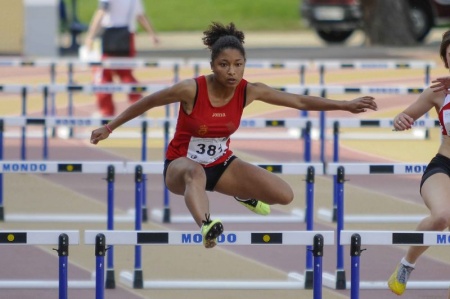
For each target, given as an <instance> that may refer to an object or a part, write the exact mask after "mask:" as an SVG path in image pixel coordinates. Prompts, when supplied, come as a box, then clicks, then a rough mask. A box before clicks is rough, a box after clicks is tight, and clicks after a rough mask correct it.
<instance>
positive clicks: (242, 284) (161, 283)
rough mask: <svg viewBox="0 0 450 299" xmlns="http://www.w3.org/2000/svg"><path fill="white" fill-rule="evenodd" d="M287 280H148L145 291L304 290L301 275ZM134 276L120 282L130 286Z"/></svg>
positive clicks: (124, 275)
mask: <svg viewBox="0 0 450 299" xmlns="http://www.w3.org/2000/svg"><path fill="white" fill-rule="evenodd" d="M287 278H288V279H287V280H262V281H260V280H250V281H242V280H239V281H235V280H222V281H221V280H148V281H145V282H144V283H143V289H160V290H174V289H185V290H204V289H208V290H303V289H304V279H303V275H301V274H299V273H295V272H292V273H289V274H288V277H287ZM132 279H133V275H132V273H131V272H126V271H123V272H121V273H120V281H121V282H122V283H124V284H125V285H129V286H130V287H131V284H132V283H133V285H134V282H133V281H132Z"/></svg>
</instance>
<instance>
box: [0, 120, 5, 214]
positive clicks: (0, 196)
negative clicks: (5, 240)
mask: <svg viewBox="0 0 450 299" xmlns="http://www.w3.org/2000/svg"><path fill="white" fill-rule="evenodd" d="M4 130H5V126H4V123H3V119H0V161H2V160H3V132H4ZM0 221H5V210H4V207H3V174H2V173H0Z"/></svg>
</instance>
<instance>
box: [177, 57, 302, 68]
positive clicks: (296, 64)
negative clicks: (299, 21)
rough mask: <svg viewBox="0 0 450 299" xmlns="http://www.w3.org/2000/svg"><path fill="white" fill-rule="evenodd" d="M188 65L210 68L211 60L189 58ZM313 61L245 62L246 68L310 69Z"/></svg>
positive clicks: (266, 60)
mask: <svg viewBox="0 0 450 299" xmlns="http://www.w3.org/2000/svg"><path fill="white" fill-rule="evenodd" d="M186 65H188V66H192V67H199V68H210V67H211V61H210V60H208V59H189V60H187V61H186ZM310 66H311V63H310V62H309V61H308V60H297V59H281V60H269V59H258V60H256V59H248V60H247V61H246V62H245V67H246V68H267V69H297V70H298V69H300V68H304V69H308V68H310Z"/></svg>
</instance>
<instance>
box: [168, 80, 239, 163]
mask: <svg viewBox="0 0 450 299" xmlns="http://www.w3.org/2000/svg"><path fill="white" fill-rule="evenodd" d="M195 80H196V83H197V95H196V99H195V103H194V107H193V109H192V112H191V114H189V115H188V114H186V112H184V110H183V109H180V110H179V114H178V122H177V127H176V131H175V135H174V137H173V139H172V141H171V142H170V144H169V146H168V148H167V153H166V159H168V160H174V159H177V158H180V157H187V158H189V159H191V160H193V161H196V162H198V163H200V164H202V165H203V166H204V167H210V166H215V165H218V164H220V163H223V162H225V161H226V160H227V159H228V158H229V157H230V156H231V155H232V154H233V152H232V151H231V150H230V149H229V145H230V135H231V134H233V133H234V132H235V131H236V130H237V128H238V127H239V124H240V122H241V117H242V112H243V110H244V106H245V95H246V93H245V92H246V86H247V81H246V80H244V79H242V80H241V82H239V84H238V86H237V87H236V90H235V93H234V95H233V98H232V99H231V100H230V101H229V102H228V103H227V104H226V105H224V106H222V107H213V106H212V105H211V102H210V100H209V96H208V89H207V85H206V78H205V76H200V77H198V78H196V79H195Z"/></svg>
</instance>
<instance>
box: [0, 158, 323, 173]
mask: <svg viewBox="0 0 450 299" xmlns="http://www.w3.org/2000/svg"><path fill="white" fill-rule="evenodd" d="M253 164H254V165H257V166H259V167H261V168H264V169H266V170H268V171H270V172H273V173H279V174H306V173H307V171H308V168H309V167H314V168H315V171H316V174H323V164H322V163H270V162H268V163H253ZM109 166H113V167H114V168H115V172H116V173H118V174H121V173H124V174H126V173H129V174H133V173H134V172H135V169H136V166H142V171H143V173H145V174H162V172H163V169H164V162H150V161H148V162H119V161H100V162H91V161H86V162H73V161H21V160H18V161H16V160H11V161H5V160H3V161H0V173H76V172H79V173H106V172H107V170H108V167H109Z"/></svg>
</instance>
